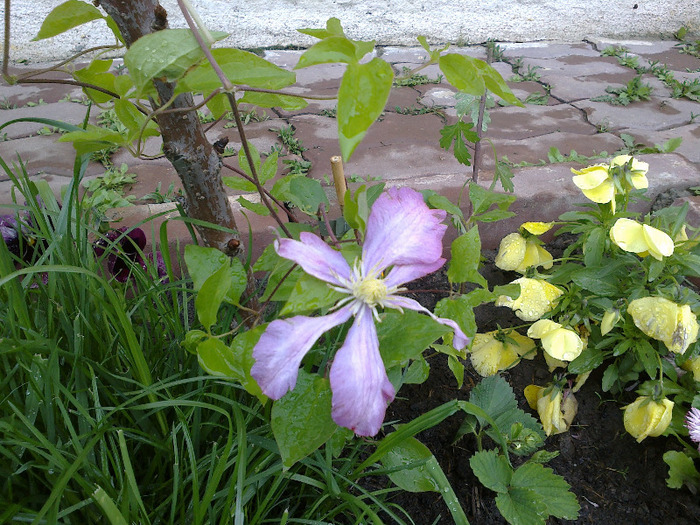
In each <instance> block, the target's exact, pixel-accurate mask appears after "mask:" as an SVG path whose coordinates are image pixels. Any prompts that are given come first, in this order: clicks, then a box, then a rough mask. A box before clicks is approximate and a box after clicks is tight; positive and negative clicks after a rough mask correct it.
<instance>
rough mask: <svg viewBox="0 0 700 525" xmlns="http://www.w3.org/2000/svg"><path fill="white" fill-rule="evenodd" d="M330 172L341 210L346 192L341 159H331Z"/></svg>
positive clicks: (346, 186)
mask: <svg viewBox="0 0 700 525" xmlns="http://www.w3.org/2000/svg"><path fill="white" fill-rule="evenodd" d="M331 172H333V184H335V194H336V195H337V196H338V204H340V209H341V210H342V209H343V203H344V202H345V192H346V191H348V185H347V182H345V173H344V171H343V158H342V157H339V156H335V157H331Z"/></svg>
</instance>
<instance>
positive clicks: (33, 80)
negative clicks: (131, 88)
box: [17, 78, 143, 113]
mask: <svg viewBox="0 0 700 525" xmlns="http://www.w3.org/2000/svg"><path fill="white" fill-rule="evenodd" d="M17 83H19V84H67V85H69V86H78V87H82V88H87V89H93V90H95V91H99V92H100V93H104V94H105V95H109V96H110V97H114V98H121V97H120V95H119V93H115V92H114V91H110V90H109V89H106V88H103V87H100V86H96V85H95V84H88V83H86V82H78V81H77V80H68V79H60V78H59V79H53V78H27V79H24V80H18V81H17ZM141 112H142V113H143V111H142V110H141Z"/></svg>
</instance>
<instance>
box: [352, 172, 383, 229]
mask: <svg viewBox="0 0 700 525" xmlns="http://www.w3.org/2000/svg"><path fill="white" fill-rule="evenodd" d="M382 191H384V183H383V182H382V183H381V184H377V185H376V186H370V187H367V186H365V185H364V184H363V185H362V186H360V187H359V188H357V189H356V190H355V193H354V194H352V193H351V192H349V191H346V192H345V199H344V201H345V206H344V210H343V217H344V218H345V220H346V221H347V223H348V224H349V225H350V227H351V228H353V229H355V230H359V231H361V232H364V231H365V227H366V226H367V219H368V218H369V211H370V208H371V207H372V204H374V201H375V200H377V198H378V197H379V195H381V193H382Z"/></svg>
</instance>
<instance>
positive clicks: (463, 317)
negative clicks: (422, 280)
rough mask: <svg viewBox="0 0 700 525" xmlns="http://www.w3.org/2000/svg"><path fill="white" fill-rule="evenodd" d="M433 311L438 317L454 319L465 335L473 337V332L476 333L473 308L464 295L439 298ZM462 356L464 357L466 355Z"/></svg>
mask: <svg viewBox="0 0 700 525" xmlns="http://www.w3.org/2000/svg"><path fill="white" fill-rule="evenodd" d="M434 313H435V315H437V316H438V317H445V318H447V319H452V320H453V321H455V322H456V323H457V324H458V325H459V327H460V328H461V329H462V332H464V335H466V336H467V337H474V334H476V320H475V318H474V309H473V308H472V305H471V304H470V303H469V301H468V299H466V298H465V296H464V295H462V296H459V297H446V298H445V299H441V300H440V301H439V302H438V303H437V304H436V305H435V312H434ZM465 352H466V351H465ZM463 357H466V355H464V356H463Z"/></svg>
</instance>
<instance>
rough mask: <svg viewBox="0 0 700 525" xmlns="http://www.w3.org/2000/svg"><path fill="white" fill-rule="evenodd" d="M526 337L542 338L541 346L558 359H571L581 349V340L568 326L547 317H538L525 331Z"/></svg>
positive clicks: (582, 345) (576, 355) (579, 353)
mask: <svg viewBox="0 0 700 525" xmlns="http://www.w3.org/2000/svg"><path fill="white" fill-rule="evenodd" d="M527 335H528V337H532V338H533V339H541V340H542V348H544V351H545V352H547V353H548V354H549V355H550V356H552V357H553V358H555V359H559V360H560V361H573V360H574V359H576V358H577V357H578V356H579V355H581V352H582V351H583V347H584V344H583V341H582V340H581V338H580V337H579V335H578V334H577V333H576V332H574V331H573V330H571V329H570V328H564V327H563V326H562V325H560V324H559V323H555V322H554V321H551V320H549V319H540V320H539V321H537V322H536V323H535V324H533V325H532V326H531V327H530V329H529V330H528V331H527Z"/></svg>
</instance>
